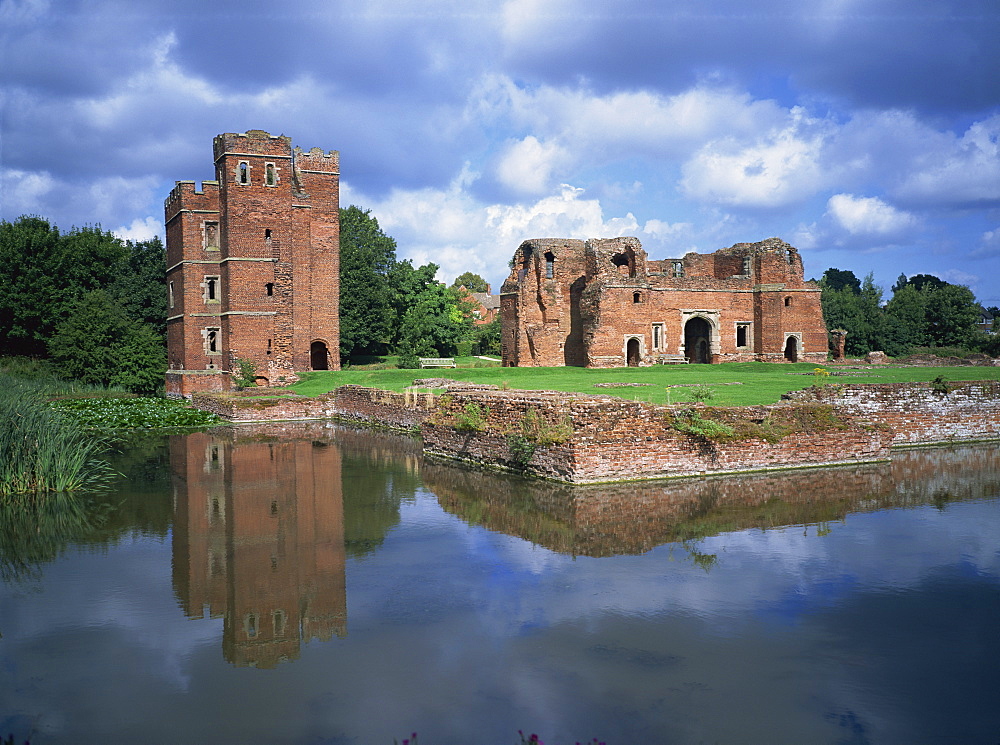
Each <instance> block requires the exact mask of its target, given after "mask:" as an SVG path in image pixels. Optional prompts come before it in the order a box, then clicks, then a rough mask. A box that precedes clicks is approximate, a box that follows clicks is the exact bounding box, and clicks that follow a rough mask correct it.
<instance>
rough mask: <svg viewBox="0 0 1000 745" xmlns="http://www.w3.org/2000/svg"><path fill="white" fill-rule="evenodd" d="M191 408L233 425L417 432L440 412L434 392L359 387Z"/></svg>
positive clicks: (261, 394) (199, 398)
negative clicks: (335, 425)
mask: <svg viewBox="0 0 1000 745" xmlns="http://www.w3.org/2000/svg"><path fill="white" fill-rule="evenodd" d="M191 403H192V405H194V406H196V407H197V408H199V409H202V410H203V411H210V412H212V413H213V414H217V415H218V416H220V417H222V418H223V419H226V420H228V421H231V422H262V421H280V420H300V419H341V420H348V421H355V422H361V423H364V424H371V425H376V426H379V427H390V428H393V429H405V430H416V429H418V428H419V427H420V424H421V423H422V422H423V421H424V420H425V419H427V418H428V417H429V416H430V415H431V414H432V412H433V411H434V409H435V407H436V405H437V404H436V398H435V396H434V394H433V393H413V392H404V393H397V392H395V391H385V390H382V389H380V388H365V387H363V386H359V385H345V386H341V387H340V388H338V389H337V390H335V391H331V392H330V393H326V394H324V395H322V396H314V397H307V396H297V395H294V394H282V393H281V392H275V393H272V394H270V395H269V394H268V393H267V391H266V390H253V389H251V390H249V391H244V392H241V393H227V394H224V395H212V394H210V393H200V394H196V395H194V396H192V399H191Z"/></svg>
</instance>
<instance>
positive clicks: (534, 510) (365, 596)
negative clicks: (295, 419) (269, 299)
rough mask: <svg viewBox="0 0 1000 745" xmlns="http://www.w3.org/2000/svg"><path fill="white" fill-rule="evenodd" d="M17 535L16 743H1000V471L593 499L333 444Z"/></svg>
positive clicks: (157, 477)
mask: <svg viewBox="0 0 1000 745" xmlns="http://www.w3.org/2000/svg"><path fill="white" fill-rule="evenodd" d="M117 467H118V468H119V470H121V471H122V472H123V474H125V478H123V479H122V482H121V489H120V491H119V492H118V493H116V494H114V495H112V496H110V497H108V498H106V499H104V500H103V502H104V503H105V504H106V505H110V507H109V506H105V507H104V508H103V512H102V514H103V518H101V515H98V517H97V518H95V519H92V520H90V522H91V523H93V522H94V521H95V520H97V521H100V520H101V519H103V522H100V524H91V525H89V527H88V526H87V525H85V524H81V521H79V520H77V521H74V519H72V518H66V517H64V516H59V515H50V516H48V517H47V518H46V519H45V520H42V521H40V522H39V525H38V526H37V527H36V530H35V531H34V532H33V531H31V530H25V527H24V526H23V525H21V526H11V525H10V521H9V519H8V524H7V525H5V526H2V527H4V530H3V531H0V532H3V533H4V537H3V541H2V543H0V570H2V574H3V583H2V585H0V634H2V636H0V740H2V739H3V738H4V737H6V736H8V735H14V737H15V738H16V742H18V743H21V742H23V741H24V740H25V739H30V741H31V743H32V745H44V744H46V743H74V744H77V745H78V744H79V743H164V744H167V743H169V744H171V745H177V744H184V743H358V744H360V745H391V744H392V743H393V742H394V740H397V741H402V739H403V738H406V737H409V736H410V734H411V733H412V732H417V733H418V737H419V743H420V745H477V744H481V745H494V744H497V745H505V744H510V745H515V744H516V743H519V742H520V737H519V735H518V730H523V731H524V733H525V735H528V734H529V733H537V734H538V735H539V736H540V737H541V739H542V740H543V741H544V742H545V743H547V744H548V745H562V744H563V743H568V744H569V745H572V744H573V743H576V742H577V741H580V742H585V741H590V740H592V739H593V738H595V737H596V738H598V739H599V740H601V741H604V742H606V743H608V745H637V744H645V743H650V744H655V743H760V744H766V745H770V744H777V743H794V744H796V745H800V744H802V743H831V744H833V743H838V744H857V745H860V744H862V743H900V744H918V743H935V744H936V743H956V744H962V745H966V744H970V745H974V744H977V743H984V744H987V745H997V744H998V743H1000V448H997V447H996V445H995V444H993V445H983V446H969V447H957V448H951V449H933V450H914V451H909V452H903V453H898V454H897V455H896V457H895V458H894V460H893V462H892V463H891V464H882V465H875V466H865V467H856V468H849V469H821V470H813V471H798V472H791V473H786V474H781V475H775V474H767V475H754V476H742V477H728V478H715V479H709V480H690V481H679V482H674V483H669V484H665V483H659V484H630V485H618V486H613V487H583V488H576V489H573V488H570V487H566V486H561V485H555V484H546V483H537V482H530V481H526V480H522V479H518V478H516V477H511V476H503V475H497V474H486V473H478V472H475V471H471V470H465V469H461V468H458V467H456V466H453V465H448V464H442V463H440V462H432V461H425V460H424V459H423V458H422V457H421V455H420V452H419V449H418V447H417V446H416V444H415V443H414V442H413V441H412V440H409V439H407V438H404V437H396V436H393V435H386V434H380V433H373V432H368V431H359V430H354V429H350V428H343V427H339V426H333V425H324V424H315V425H309V426H305V425H303V426H302V427H300V428H297V429H296V430H295V431H294V432H292V433H291V434H289V433H288V432H286V433H285V434H284V436H283V437H281V438H276V437H274V436H273V434H269V433H267V432H265V431H256V430H247V429H241V430H238V431H237V432H236V433H231V432H229V433H227V432H219V433H198V434H191V435H187V436H174V437H170V438H168V439H166V438H165V439H163V440H156V441H148V442H144V443H141V444H138V445H136V446H135V447H133V448H131V449H130V450H129V451H128V453H127V454H125V455H123V456H122V457H121V458H120V459H119V461H118V462H117Z"/></svg>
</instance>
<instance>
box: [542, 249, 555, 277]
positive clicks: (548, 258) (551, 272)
mask: <svg viewBox="0 0 1000 745" xmlns="http://www.w3.org/2000/svg"><path fill="white" fill-rule="evenodd" d="M555 271H556V257H555V254H553V253H552V252H551V251H549V252H548V253H546V254H545V279H552V278H553V277H554V276H555Z"/></svg>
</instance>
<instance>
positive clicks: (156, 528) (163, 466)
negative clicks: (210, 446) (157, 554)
mask: <svg viewBox="0 0 1000 745" xmlns="http://www.w3.org/2000/svg"><path fill="white" fill-rule="evenodd" d="M167 458H168V453H167V448H166V438H165V437H164V436H162V435H144V436H139V435H136V436H131V437H129V438H128V439H126V440H120V441H118V442H117V443H116V444H115V445H114V449H113V452H111V453H109V454H108V460H109V461H110V463H111V466H112V468H113V469H114V470H115V472H117V473H118V474H119V475H118V476H117V477H115V478H114V479H113V481H112V482H111V488H110V489H109V490H108V491H104V492H100V493H97V494H80V493H75V494H67V493H53V494H48V495H46V498H45V499H44V500H38V501H34V500H25V501H21V502H18V503H14V504H12V503H2V504H0V579H4V580H11V579H24V578H30V577H36V576H38V574H39V573H40V571H41V565H42V564H45V563H48V562H50V561H53V560H54V559H56V558H57V557H58V556H59V554H61V553H62V552H63V551H64V550H65V549H66V547H67V546H68V545H69V544H70V543H82V544H87V545H103V546H107V545H111V544H113V543H115V542H117V541H118V540H119V539H120V538H121V537H122V536H123V535H126V534H128V533H133V532H135V531H140V532H143V533H148V534H152V535H161V536H162V535H166V533H167V530H168V528H169V526H170V515H171V504H170V489H169V484H170V471H169V468H168V467H167V463H168V461H167Z"/></svg>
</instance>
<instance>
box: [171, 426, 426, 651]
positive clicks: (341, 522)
mask: <svg viewBox="0 0 1000 745" xmlns="http://www.w3.org/2000/svg"><path fill="white" fill-rule="evenodd" d="M334 432H335V433H336V436H334ZM278 437H280V439H278ZM407 443H412V440H409V439H408V438H400V437H393V436H391V435H374V434H373V433H369V432H359V431H355V430H350V429H345V428H334V427H332V425H329V424H325V425H324V424H312V425H295V424H290V425H279V426H278V427H277V428H275V427H274V426H271V427H270V428H262V427H257V428H249V427H241V428H236V429H234V430H219V431H216V432H214V433H205V432H202V433H195V434H190V435H184V436H175V437H171V441H170V456H171V457H170V463H171V472H172V479H173V488H174V531H173V577H174V591H175V593H176V594H177V596H178V598H179V600H180V603H181V606H182V607H183V609H184V612H185V613H186V614H187V615H188V616H189V617H191V618H202V617H203V616H204V615H205V614H206V613H207V614H208V615H210V616H211V617H213V618H217V617H219V616H222V617H223V619H224V623H223V653H224V656H225V658H226V659H227V660H229V661H230V662H231V663H233V664H234V665H238V666H255V667H274V666H275V665H277V664H278V663H279V662H280V661H282V660H285V659H295V658H297V657H298V655H299V647H300V645H301V643H302V642H303V641H305V642H308V641H310V640H312V639H318V640H321V641H329V640H330V639H332V638H333V637H334V635H336V636H344V635H346V633H347V598H346V578H345V563H346V556H347V554H348V553H349V552H350V553H355V552H361V553H363V552H364V551H366V550H370V549H371V547H373V546H376V545H378V544H379V543H380V542H381V539H382V537H383V536H384V534H385V531H386V530H387V529H388V528H389V527H391V526H392V525H393V524H395V522H397V521H398V519H399V499H400V494H399V491H400V490H402V491H404V492H408V494H410V495H412V494H413V492H414V490H415V481H416V478H417V476H416V466H417V459H416V455H415V453H414V452H408V449H409V450H413V449H414V447H415V446H413V445H412V444H411V445H407ZM373 460H374V461H378V462H379V463H385V462H386V461H391V462H392V464H393V468H391V469H386V468H372V467H371V466H372V461H373ZM401 467H402V470H403V472H404V475H405V473H406V472H408V473H409V474H410V478H399V475H400V474H399V471H400V470H401ZM366 475H367V476H368V478H369V479H371V478H376V479H377V478H380V477H381V478H382V479H383V480H384V481H385V484H370V483H369V484H367V485H366V486H367V488H365V489H359V490H353V489H352V493H354V494H360V495H361V496H362V497H366V496H367V497H369V498H370V497H371V495H372V494H376V495H381V496H382V497H383V499H381V502H382V504H371V503H367V504H363V505H360V506H358V505H354V506H355V507H360V509H356V510H355V512H364V513H365V514H364V515H355V516H354V519H353V520H349V521H345V513H346V512H348V511H349V509H350V507H349V505H350V504H351V499H352V497H351V495H349V496H348V500H347V503H346V504H345V499H344V489H343V484H344V482H345V481H347V483H350V484H351V485H352V486H353V485H355V484H358V483H359V482H361V481H363V480H364V478H365V477H366ZM380 486H381V487H382V488H381V489H379V487H380ZM373 487H374V488H373ZM345 522H351V523H352V526H351V528H348V529H347V531H346V532H348V533H351V534H352V535H351V536H350V537H348V536H345Z"/></svg>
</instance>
